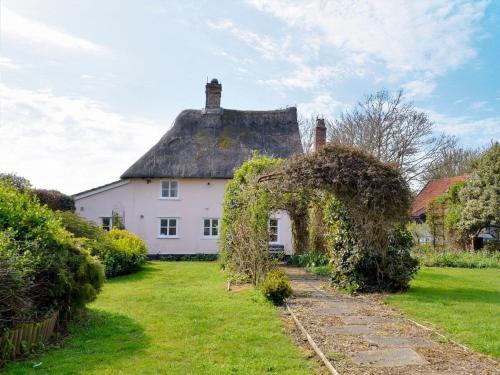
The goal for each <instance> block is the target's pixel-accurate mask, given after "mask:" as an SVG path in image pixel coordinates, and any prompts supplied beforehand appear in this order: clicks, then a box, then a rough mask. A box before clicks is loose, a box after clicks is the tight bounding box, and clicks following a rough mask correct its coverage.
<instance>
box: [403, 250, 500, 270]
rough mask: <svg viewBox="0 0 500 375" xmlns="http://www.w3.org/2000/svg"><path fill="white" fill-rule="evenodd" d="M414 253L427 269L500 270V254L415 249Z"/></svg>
mask: <svg viewBox="0 0 500 375" xmlns="http://www.w3.org/2000/svg"><path fill="white" fill-rule="evenodd" d="M412 251H413V253H414V254H415V255H416V256H417V257H418V258H419V260H420V263H421V264H423V265H424V266H427V267H457V268H500V253H498V252H488V251H477V252H472V251H443V252H436V251H432V250H428V249H427V251H425V249H421V248H415V249H413V250H412Z"/></svg>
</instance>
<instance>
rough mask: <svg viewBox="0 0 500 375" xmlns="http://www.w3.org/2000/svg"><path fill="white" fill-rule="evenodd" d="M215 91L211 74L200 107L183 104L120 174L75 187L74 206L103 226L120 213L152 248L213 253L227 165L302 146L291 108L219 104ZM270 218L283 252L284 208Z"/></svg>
mask: <svg viewBox="0 0 500 375" xmlns="http://www.w3.org/2000/svg"><path fill="white" fill-rule="evenodd" d="M221 92H222V86H221V84H220V83H219V82H218V81H217V79H213V80H212V81H211V82H210V83H207V85H206V105H205V108H204V109H202V110H193V109H188V110H184V111H182V112H181V113H180V114H179V115H178V116H177V118H176V120H175V123H174V125H173V127H172V128H171V129H170V130H169V131H168V132H167V133H166V134H165V135H164V136H163V137H162V138H161V139H160V141H159V142H158V143H157V144H156V145H155V146H153V147H152V148H151V149H150V150H149V151H148V152H146V153H145V154H144V156H142V157H141V158H140V159H139V160H138V161H137V162H135V163H134V164H133V165H132V166H131V167H130V168H129V169H127V170H126V171H125V173H123V174H122V175H121V177H120V180H119V181H116V182H113V183H110V184H107V185H104V186H100V187H97V188H95V189H91V190H87V191H83V192H81V193H78V194H75V195H74V198H75V205H76V210H77V212H78V213H79V214H80V215H81V216H83V217H85V218H87V219H89V220H92V221H94V222H95V223H98V224H100V225H102V226H103V227H104V228H106V229H109V228H112V227H113V219H112V217H113V214H115V215H119V216H120V217H121V220H122V221H123V224H124V225H125V227H126V228H127V229H128V230H130V231H132V232H134V233H136V234H137V235H139V236H140V237H142V238H143V239H145V240H146V242H147V244H148V248H149V253H150V254H152V255H153V254H178V255H181V254H195V253H205V254H207V253H208V254H213V253H217V247H218V246H217V245H218V244H217V239H218V236H219V225H220V218H221V215H222V201H223V197H224V189H225V187H226V184H227V183H228V181H229V180H230V179H231V178H232V177H233V172H234V170H235V169H236V168H238V167H239V166H240V165H241V164H243V163H244V162H245V161H246V160H248V159H249V158H250V157H251V154H252V152H253V151H254V150H256V151H258V152H259V153H261V154H264V155H269V156H274V157H280V158H288V157H290V156H292V155H293V154H295V153H301V152H302V146H301V142H300V135H299V127H298V124H297V110H296V108H287V109H282V110H275V111H238V110H232V109H224V108H222V107H221V106H220V99H221ZM269 225H270V242H271V243H273V244H275V245H283V247H284V250H285V252H286V253H288V254H290V253H291V252H292V235H291V227H290V220H289V218H288V216H287V214H286V213H276V214H274V215H272V219H271V220H270V223H269ZM279 247H281V246H279Z"/></svg>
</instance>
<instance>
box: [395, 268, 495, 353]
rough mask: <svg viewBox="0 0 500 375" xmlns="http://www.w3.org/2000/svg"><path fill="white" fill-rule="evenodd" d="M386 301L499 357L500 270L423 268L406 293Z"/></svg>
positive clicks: (420, 320)
mask: <svg viewBox="0 0 500 375" xmlns="http://www.w3.org/2000/svg"><path fill="white" fill-rule="evenodd" d="M386 301H387V302H388V303H389V304H391V305H394V306H396V307H398V308H400V309H401V310H403V311H405V312H407V313H408V314H409V315H410V316H411V317H413V318H414V320H416V321H418V322H420V323H422V324H428V325H431V326H434V327H435V328H440V329H441V330H442V331H443V333H446V334H447V335H448V336H449V337H450V338H453V339H455V340H456V341H458V342H461V343H463V344H465V345H467V346H469V347H470V348H473V349H475V350H477V351H479V352H483V353H486V354H490V355H492V356H494V357H497V358H498V357H500V339H499V332H500V270H499V269H465V268H423V269H422V270H420V272H419V273H418V275H417V277H416V279H415V280H414V281H413V282H412V285H411V289H410V291H409V292H407V293H403V294H398V295H394V296H391V297H388V298H387V299H386Z"/></svg>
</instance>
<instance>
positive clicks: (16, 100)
mask: <svg viewBox="0 0 500 375" xmlns="http://www.w3.org/2000/svg"><path fill="white" fill-rule="evenodd" d="M0 103H1V105H2V106H1V113H0V134H1V136H0V171H2V172H16V173H18V174H20V175H22V176H25V177H26V178H28V179H30V180H31V181H32V182H33V183H34V184H35V185H36V186H37V187H42V188H56V189H60V190H62V191H64V192H66V193H75V192H78V191H82V190H84V189H87V188H91V187H95V186H98V185H102V184H104V183H107V182H110V181H112V180H115V179H117V178H118V177H119V175H120V174H121V173H123V172H124V171H125V169H126V168H127V167H128V166H129V165H131V164H132V163H133V162H134V161H135V160H136V159H137V158H139V157H140V156H141V155H142V154H143V153H144V152H145V151H146V150H148V149H149V148H150V147H151V145H153V144H154V143H155V142H157V141H158V139H159V137H160V136H161V134H162V133H163V132H164V131H166V128H165V127H161V126H158V125H157V124H155V123H154V122H152V121H148V120H140V119H129V118H126V117H124V116H122V115H120V114H119V113H116V112H113V111H110V110H107V109H106V108H105V107H104V106H103V105H102V104H101V103H99V102H96V101H94V100H92V99H89V98H85V97H78V98H70V97H65V96H58V95H55V94H54V93H52V92H51V91H50V90H37V91H31V90H25V89H18V88H10V87H7V86H4V85H2V86H0Z"/></svg>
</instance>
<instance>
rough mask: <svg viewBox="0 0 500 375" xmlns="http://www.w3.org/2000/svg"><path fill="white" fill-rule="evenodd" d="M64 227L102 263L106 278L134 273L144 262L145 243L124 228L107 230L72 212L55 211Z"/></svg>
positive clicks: (145, 253) (146, 253)
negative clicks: (79, 239)
mask: <svg viewBox="0 0 500 375" xmlns="http://www.w3.org/2000/svg"><path fill="white" fill-rule="evenodd" d="M58 215H59V217H60V218H61V219H62V223H63V225H64V227H65V228H66V230H68V231H69V232H71V233H73V235H74V236H75V237H79V238H81V241H82V242H83V243H84V244H85V246H86V247H87V248H88V249H89V251H90V253H91V254H92V255H95V256H97V257H98V258H99V259H100V260H101V262H102V263H103V264H104V268H105V270H106V277H115V276H119V275H126V274H129V273H133V272H137V271H138V270H139V269H140V268H141V266H142V265H143V264H144V262H145V261H146V258H147V255H148V251H147V247H146V243H145V242H144V241H143V240H142V239H141V238H140V237H138V236H136V235H135V234H133V233H131V232H129V231H126V230H124V229H116V228H115V229H112V230H111V231H109V232H107V231H105V230H104V229H102V228H101V227H99V226H97V225H95V224H94V223H92V222H90V221H88V220H86V219H84V218H82V217H81V216H79V215H78V214H75V213H73V212H58Z"/></svg>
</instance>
